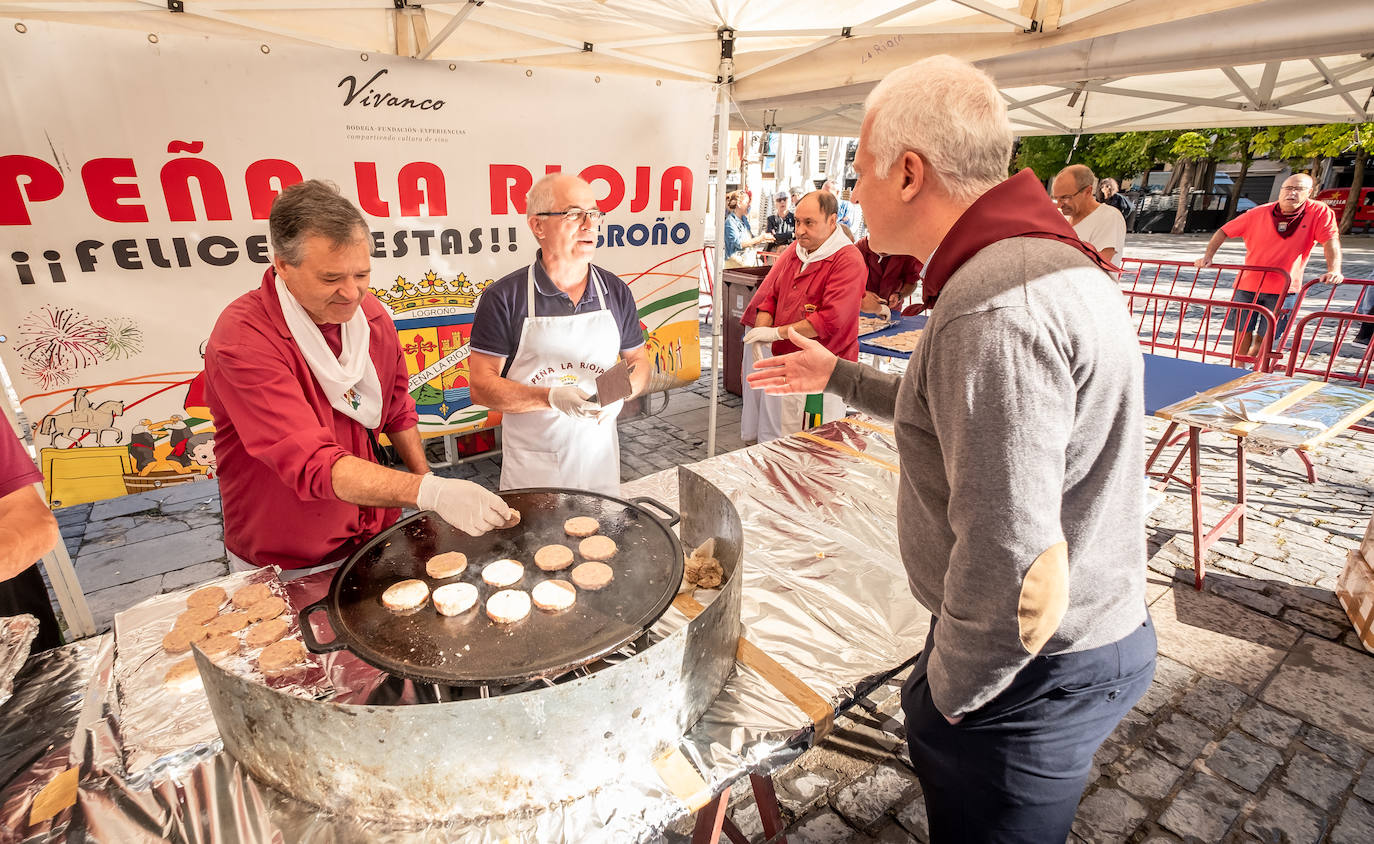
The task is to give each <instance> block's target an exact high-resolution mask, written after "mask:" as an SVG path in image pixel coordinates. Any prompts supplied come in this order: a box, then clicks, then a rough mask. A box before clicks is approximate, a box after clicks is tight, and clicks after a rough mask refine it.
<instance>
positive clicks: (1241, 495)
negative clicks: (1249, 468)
mask: <svg viewBox="0 0 1374 844" xmlns="http://www.w3.org/2000/svg"><path fill="white" fill-rule="evenodd" d="M1236 507H1237V508H1238V509H1239V510H1240V515H1239V516H1237V517H1236V544H1237V545H1244V544H1245V438H1244V437H1236Z"/></svg>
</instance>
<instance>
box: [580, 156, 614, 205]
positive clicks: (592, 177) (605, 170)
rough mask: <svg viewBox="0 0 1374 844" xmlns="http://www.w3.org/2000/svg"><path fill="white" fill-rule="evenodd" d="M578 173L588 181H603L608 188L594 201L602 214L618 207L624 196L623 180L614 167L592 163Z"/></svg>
mask: <svg viewBox="0 0 1374 844" xmlns="http://www.w3.org/2000/svg"><path fill="white" fill-rule="evenodd" d="M580 175H581V176H582V178H583V179H585V180H587V182H589V183H590V182H605V183H606V185H607V186H608V187H609V188H610V190H609V191H608V192H607V193H606V196H604V197H603V198H601V199H598V200H597V201H596V207H597V208H600V209H601V212H602V213H603V214H605V213H608V212H610V211H614V210H615V209H616V208H618V207H620V202H621V200H623V199H624V198H625V180H624V179H623V178H621V176H620V173H618V172H616V169H615V168H614V167H612V166H611V165H609V164H593V165H592V166H590V167H588V168H587V169H585V170H583V171H582V173H581V174H580Z"/></svg>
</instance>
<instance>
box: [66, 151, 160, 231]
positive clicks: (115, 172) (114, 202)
mask: <svg viewBox="0 0 1374 844" xmlns="http://www.w3.org/2000/svg"><path fill="white" fill-rule="evenodd" d="M137 177H138V172H137V171H136V170H134V160H133V159H132V158H92V159H91V160H90V161H87V162H86V163H85V165H83V166H82V168H81V183H82V184H83V185H85V186H86V201H87V202H88V203H90V206H91V210H92V211H94V212H95V213H96V214H97V215H99V216H100V217H101V218H102V219H105V220H109V221H110V222H112V223H146V222H148V209H147V208H146V207H144V206H143V204H142V203H136V202H121V201H120V200H124V199H139V198H140V197H139V192H138V185H137V184H136V183H127V182H117V181H115V180H116V179H134V178H137Z"/></svg>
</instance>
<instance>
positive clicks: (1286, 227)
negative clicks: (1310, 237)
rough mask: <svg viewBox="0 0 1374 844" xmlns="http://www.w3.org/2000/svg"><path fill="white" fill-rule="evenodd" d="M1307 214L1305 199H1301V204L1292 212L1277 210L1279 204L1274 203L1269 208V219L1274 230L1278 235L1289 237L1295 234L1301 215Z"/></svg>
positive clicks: (1300, 221)
mask: <svg viewBox="0 0 1374 844" xmlns="http://www.w3.org/2000/svg"><path fill="white" fill-rule="evenodd" d="M1305 214H1307V200H1305V199H1304V200H1303V203H1302V205H1300V206H1298V210H1296V211H1294V212H1293V213H1292V214H1285V213H1283V211H1281V210H1279V204H1278V203H1277V202H1275V203H1274V207H1273V208H1271V209H1270V210H1269V219H1270V220H1271V221H1272V222H1273V223H1274V231H1275V232H1277V233H1278V235H1279V237H1282V238H1289V237H1292V236H1293V235H1295V234H1297V231H1298V226H1299V225H1300V224H1301V223H1302V218H1303V216H1304V215H1305Z"/></svg>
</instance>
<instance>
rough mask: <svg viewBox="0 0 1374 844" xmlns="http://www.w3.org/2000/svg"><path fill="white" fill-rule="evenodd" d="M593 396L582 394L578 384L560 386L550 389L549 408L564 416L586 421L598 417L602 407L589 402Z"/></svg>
mask: <svg viewBox="0 0 1374 844" xmlns="http://www.w3.org/2000/svg"><path fill="white" fill-rule="evenodd" d="M590 398H591V396H590V395H588V394H587V393H584V392H582V390H581V389H579V388H578V386H577V385H576V384H560V385H558V386H557V387H550V388H549V406H550V407H552V408H553V409H554V410H556V411H558V412H559V413H561V414H563V415H564V416H571V417H573V418H574V419H586V418H589V417H592V416H595V415H596V412H597V411H598V410H600V409H601V405H599V404H597V403H596V402H594V401H588V399H590Z"/></svg>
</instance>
